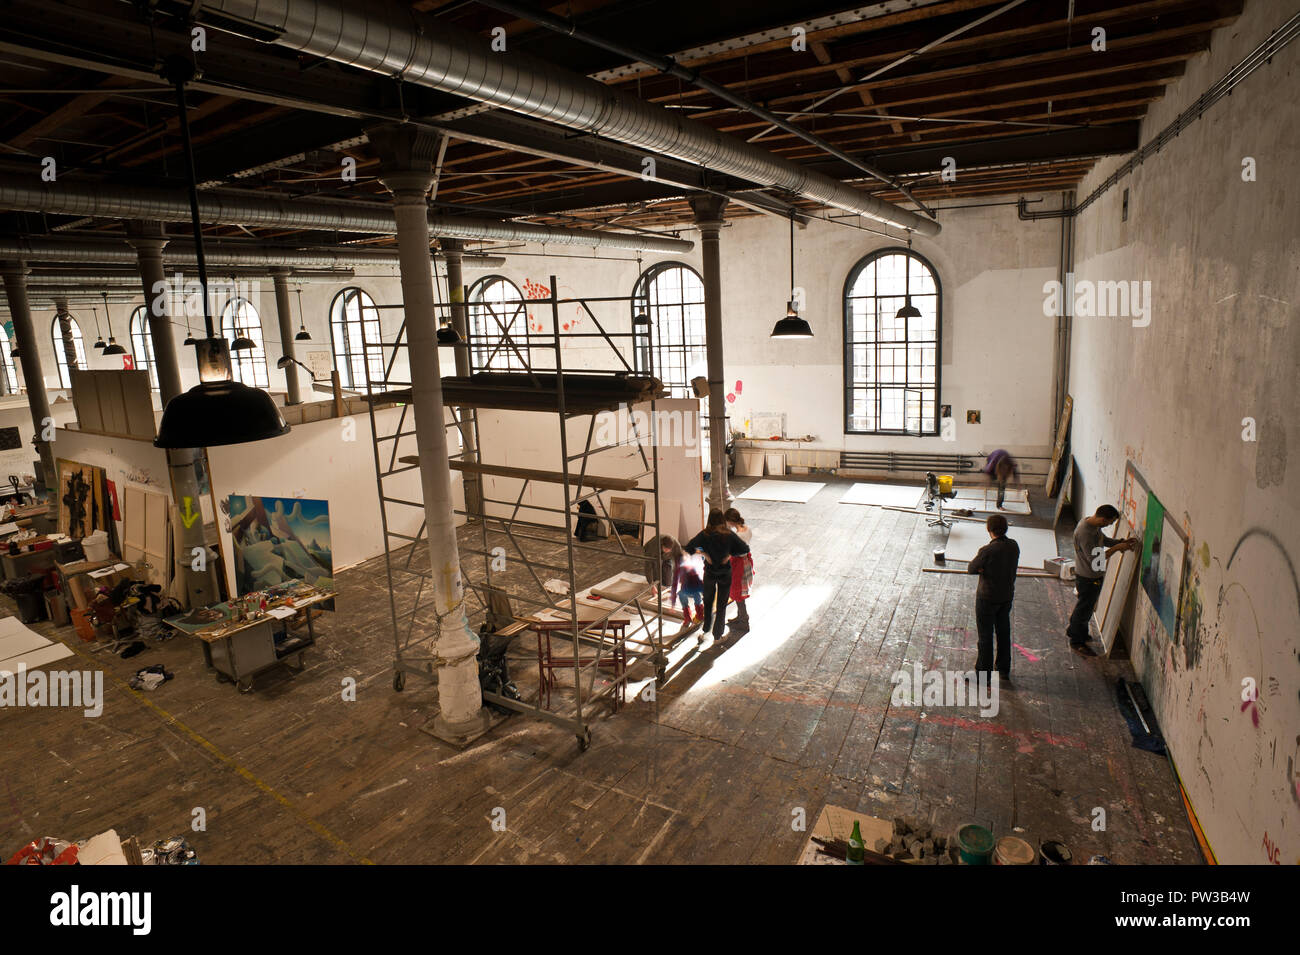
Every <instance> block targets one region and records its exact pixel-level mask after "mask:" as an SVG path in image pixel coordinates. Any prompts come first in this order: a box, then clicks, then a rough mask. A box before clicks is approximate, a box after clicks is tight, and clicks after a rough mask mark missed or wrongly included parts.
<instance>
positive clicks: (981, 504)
mask: <svg viewBox="0 0 1300 955" xmlns="http://www.w3.org/2000/svg"><path fill="white" fill-rule="evenodd" d="M1012 493H1013V492H1012V491H1011V490H1010V489H1008V490H1007V496H1006V498H1005V499H1004V500H1003V502H1002V504H1003V507H1002V512H1003V513H1004V514H1032V513H1033V511H1031V510H1030V509H1029V503H1028V502H1027V501H1025V500H1024V499H1023V495H1024V492H1023V491H1021V492H1020V494H1021V498H1019V499H1018V498H1015V497H1012ZM944 507H950V508H958V507H964V508H966V509H967V510H970V511H980V512H987V513H990V514H991V513H994V512H996V511H997V509H998V492H997V489H996V488H994V489H993V490H991V491H990V492H989V493H987V494H981V493H980V492H979V491H977V490H975V489H973V488H959V489H958V491H957V496H956V497H954V498H953V499H952V500H951V501H948V502H946V503H945V504H944Z"/></svg>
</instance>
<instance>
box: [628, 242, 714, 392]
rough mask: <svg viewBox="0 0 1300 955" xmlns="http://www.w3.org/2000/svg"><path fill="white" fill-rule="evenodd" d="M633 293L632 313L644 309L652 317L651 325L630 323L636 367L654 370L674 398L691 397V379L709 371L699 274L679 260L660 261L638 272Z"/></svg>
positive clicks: (651, 371) (702, 287)
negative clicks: (638, 275)
mask: <svg viewBox="0 0 1300 955" xmlns="http://www.w3.org/2000/svg"><path fill="white" fill-rule="evenodd" d="M632 295H633V302H632V313H633V314H634V315H635V314H638V313H640V312H643V311H644V312H645V314H646V315H648V316H649V318H650V326H649V327H646V326H644V325H641V326H633V330H634V331H636V332H637V333H638V336H637V338H636V339H634V341H635V342H636V367H637V371H641V372H645V373H647V374H650V373H653V374H654V376H655V377H656V378H658V379H659V380H660V381H662V382H663V383H664V386H665V387H666V388H667V389H668V391H669V394H670V395H671V396H672V397H673V398H690V397H692V396H693V395H694V394H695V392H694V391H693V390H692V389H691V379H692V378H696V377H698V376H700V375H705V374H707V372H708V357H707V355H706V350H705V345H704V283H703V282H702V281H701V280H700V276H699V273H698V272H696V271H695V270H694V269H693V268H691V267H690V266H688V265H682V264H681V263H680V262H661V263H660V264H658V265H653V266H651V267H650V268H648V269H646V270H645V271H644V272H643V273H641V277H640V278H639V279H637V283H636V288H635V289H634V290H633V292H632ZM651 329H653V332H654V334H653V335H652V334H650V332H651ZM652 352H653V354H652Z"/></svg>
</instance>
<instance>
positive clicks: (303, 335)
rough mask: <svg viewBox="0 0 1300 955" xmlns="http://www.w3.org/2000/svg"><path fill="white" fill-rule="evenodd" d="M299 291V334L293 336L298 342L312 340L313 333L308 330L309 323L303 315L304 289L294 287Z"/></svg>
mask: <svg viewBox="0 0 1300 955" xmlns="http://www.w3.org/2000/svg"><path fill="white" fill-rule="evenodd" d="M294 291H295V292H297V293H298V334H297V335H294V336H293V340H294V341H296V342H309V341H311V334H310V333H309V332H308V331H307V323H306V322H305V321H304V320H303V317H302V289H300V288H299V289H294Z"/></svg>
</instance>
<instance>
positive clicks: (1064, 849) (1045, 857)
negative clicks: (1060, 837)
mask: <svg viewBox="0 0 1300 955" xmlns="http://www.w3.org/2000/svg"><path fill="white" fill-rule="evenodd" d="M1073 858H1074V853H1072V852H1071V851H1070V847H1069V846H1067V845H1066V844H1065V843H1064V842H1058V841H1056V840H1055V839H1048V840H1047V841H1046V842H1044V843H1043V844H1042V845H1040V846H1039V847H1038V864H1039V865H1069V864H1070V862H1071V860H1073Z"/></svg>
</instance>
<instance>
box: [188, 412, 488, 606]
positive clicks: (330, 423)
mask: <svg viewBox="0 0 1300 955" xmlns="http://www.w3.org/2000/svg"><path fill="white" fill-rule="evenodd" d="M400 414H401V410H400V409H398V408H386V409H383V410H381V411H379V412H377V414H376V417H377V418H378V419H379V420H380V433H381V434H393V433H394V432H395V430H396V424H395V421H396V419H397V417H398V416H400ZM349 421H350V422H351V423H352V426H351V430H349V429H348V426H347V422H349ZM411 427H412V419H411V415H410V414H409V412H408V414H407V418H406V424H405V425H404V426H403V430H404V431H406V430H410V429H411ZM349 435H350V436H351V437H349ZM455 443H456V439H455V437H454V436H450V438H449V441H448V448H449V451H452V452H454V451H455ZM398 453H399V456H400V455H403V454H413V453H415V450H414V439H413V438H406V439H403V443H402V447H401V448H400V449H399V452H398ZM208 463H209V466H210V468H211V479H212V491H213V494H214V496H215V498H216V500H217V502H218V506H220V502H221V501H223V500H225V499H226V498H227V497H229V496H230V495H231V494H252V495H257V496H259V497H300V498H308V499H311V500H318V501H319V500H324V501H328V502H329V505H330V538H331V543H332V546H333V549H334V572H335V573H338V572H339V571H340V570H343V569H344V568H347V567H351V566H352V565H354V564H358V563H360V562H362V561H364V560H368V559H369V558H371V557H374V556H376V555H378V554H382V553H383V551H384V533H383V525H382V523H381V519H380V513H379V497H378V494H377V493H376V488H375V461H374V451H373V444H372V442H371V436H370V417H369V415H364V414H359V415H353V416H351V417H350V418H331V419H327V420H325V421H313V422H309V423H307V424H300V425H295V426H294V428H293V430H292V431H290V432H289V433H288V434H287V435H285V436H284V437H280V438H272V439H270V440H267V441H254V442H252V443H251V444H235V445H228V446H226V447H220V448H209V449H208ZM419 481H420V478H419V471H418V470H413V471H407V472H405V473H404V474H400V475H396V476H394V477H392V478H390V479H389V480H388V481H387V482H386V484H385V488H386V490H387V492H388V493H389V494H390V495H392V496H396V497H402V498H405V499H407V500H417V501H418V500H420V499H421V494H420V483H419ZM452 496H453V504H454V506H455V507H457V508H460V509H461V510H463V509H464V507H465V503H464V487H463V485H461V483H460V482H459V481H454V482H452ZM389 519H390V524H389V527H390V529H391V530H394V531H397V532H399V533H404V534H415V532H416V531H417V530H418V529H419V527H420V522H421V520H422V519H423V514H422V513H421V512H419V511H416V510H415V509H413V508H404V509H402V510H401V511H398V510H397V509H391V510H390V511H389ZM228 523H229V522H228V519H226V517H225V515H223V516H222V519H221V520H219V521H218V527H219V528H220V533H221V543H222V548H223V550H224V553H225V554H226V556H227V561H226V563H227V567H226V580H227V584H228V586H229V587H230V588H231V589H230V592H231V593H235V589H234V588H235V581H234V570H233V567H232V566H231V562H230V555H231V554H232V553H233V551H232V550H231V547H232V544H231V539H230V533H229V527H228ZM457 523H463V519H458V521H457ZM393 543H394V546H397V545H398V543H399V542H398V541H394V542H393ZM422 546H423V545H422Z"/></svg>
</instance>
